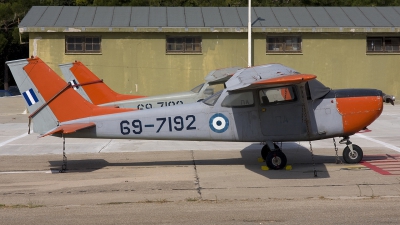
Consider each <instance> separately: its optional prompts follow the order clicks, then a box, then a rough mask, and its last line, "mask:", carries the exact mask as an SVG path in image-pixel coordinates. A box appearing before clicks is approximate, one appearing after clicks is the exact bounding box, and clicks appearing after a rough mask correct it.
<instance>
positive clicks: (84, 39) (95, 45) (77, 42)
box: [65, 36, 101, 53]
mask: <svg viewBox="0 0 400 225" xmlns="http://www.w3.org/2000/svg"><path fill="white" fill-rule="evenodd" d="M100 52H101V38H100V37H99V36H90V37H89V36H67V37H65V53H100Z"/></svg>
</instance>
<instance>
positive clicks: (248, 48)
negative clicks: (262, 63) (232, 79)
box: [247, 0, 251, 67]
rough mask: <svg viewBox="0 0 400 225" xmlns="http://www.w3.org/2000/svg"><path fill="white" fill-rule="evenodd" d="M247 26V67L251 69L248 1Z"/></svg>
mask: <svg viewBox="0 0 400 225" xmlns="http://www.w3.org/2000/svg"><path fill="white" fill-rule="evenodd" d="M248 16H249V18H248V24H247V54H248V55H247V67H251V0H249V12H248Z"/></svg>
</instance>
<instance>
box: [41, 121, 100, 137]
mask: <svg viewBox="0 0 400 225" xmlns="http://www.w3.org/2000/svg"><path fill="white" fill-rule="evenodd" d="M94 126H96V124H95V123H74V124H65V125H61V126H59V127H57V128H56V129H54V130H52V131H50V132H47V133H46V134H43V135H42V136H40V137H46V136H48V135H53V134H55V133H62V134H70V133H74V132H76V131H78V130H82V129H85V128H89V127H94Z"/></svg>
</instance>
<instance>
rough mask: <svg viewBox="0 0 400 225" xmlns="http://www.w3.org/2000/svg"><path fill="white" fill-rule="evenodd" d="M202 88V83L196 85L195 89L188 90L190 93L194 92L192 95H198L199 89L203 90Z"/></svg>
mask: <svg viewBox="0 0 400 225" xmlns="http://www.w3.org/2000/svg"><path fill="white" fill-rule="evenodd" d="M203 86H204V83H203V84H199V85H197V86H196V87H194V88H193V89H192V90H190V91H191V92H194V93H199V92H200V90H201V88H203Z"/></svg>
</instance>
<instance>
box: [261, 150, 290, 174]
mask: <svg viewBox="0 0 400 225" xmlns="http://www.w3.org/2000/svg"><path fill="white" fill-rule="evenodd" d="M265 161H266V162H267V166H268V167H269V168H270V169H273V170H279V169H283V168H285V166H286V163H287V159H286V155H285V153H283V152H282V151H281V150H275V151H270V152H269V153H268V155H267V158H266V160H265Z"/></svg>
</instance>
